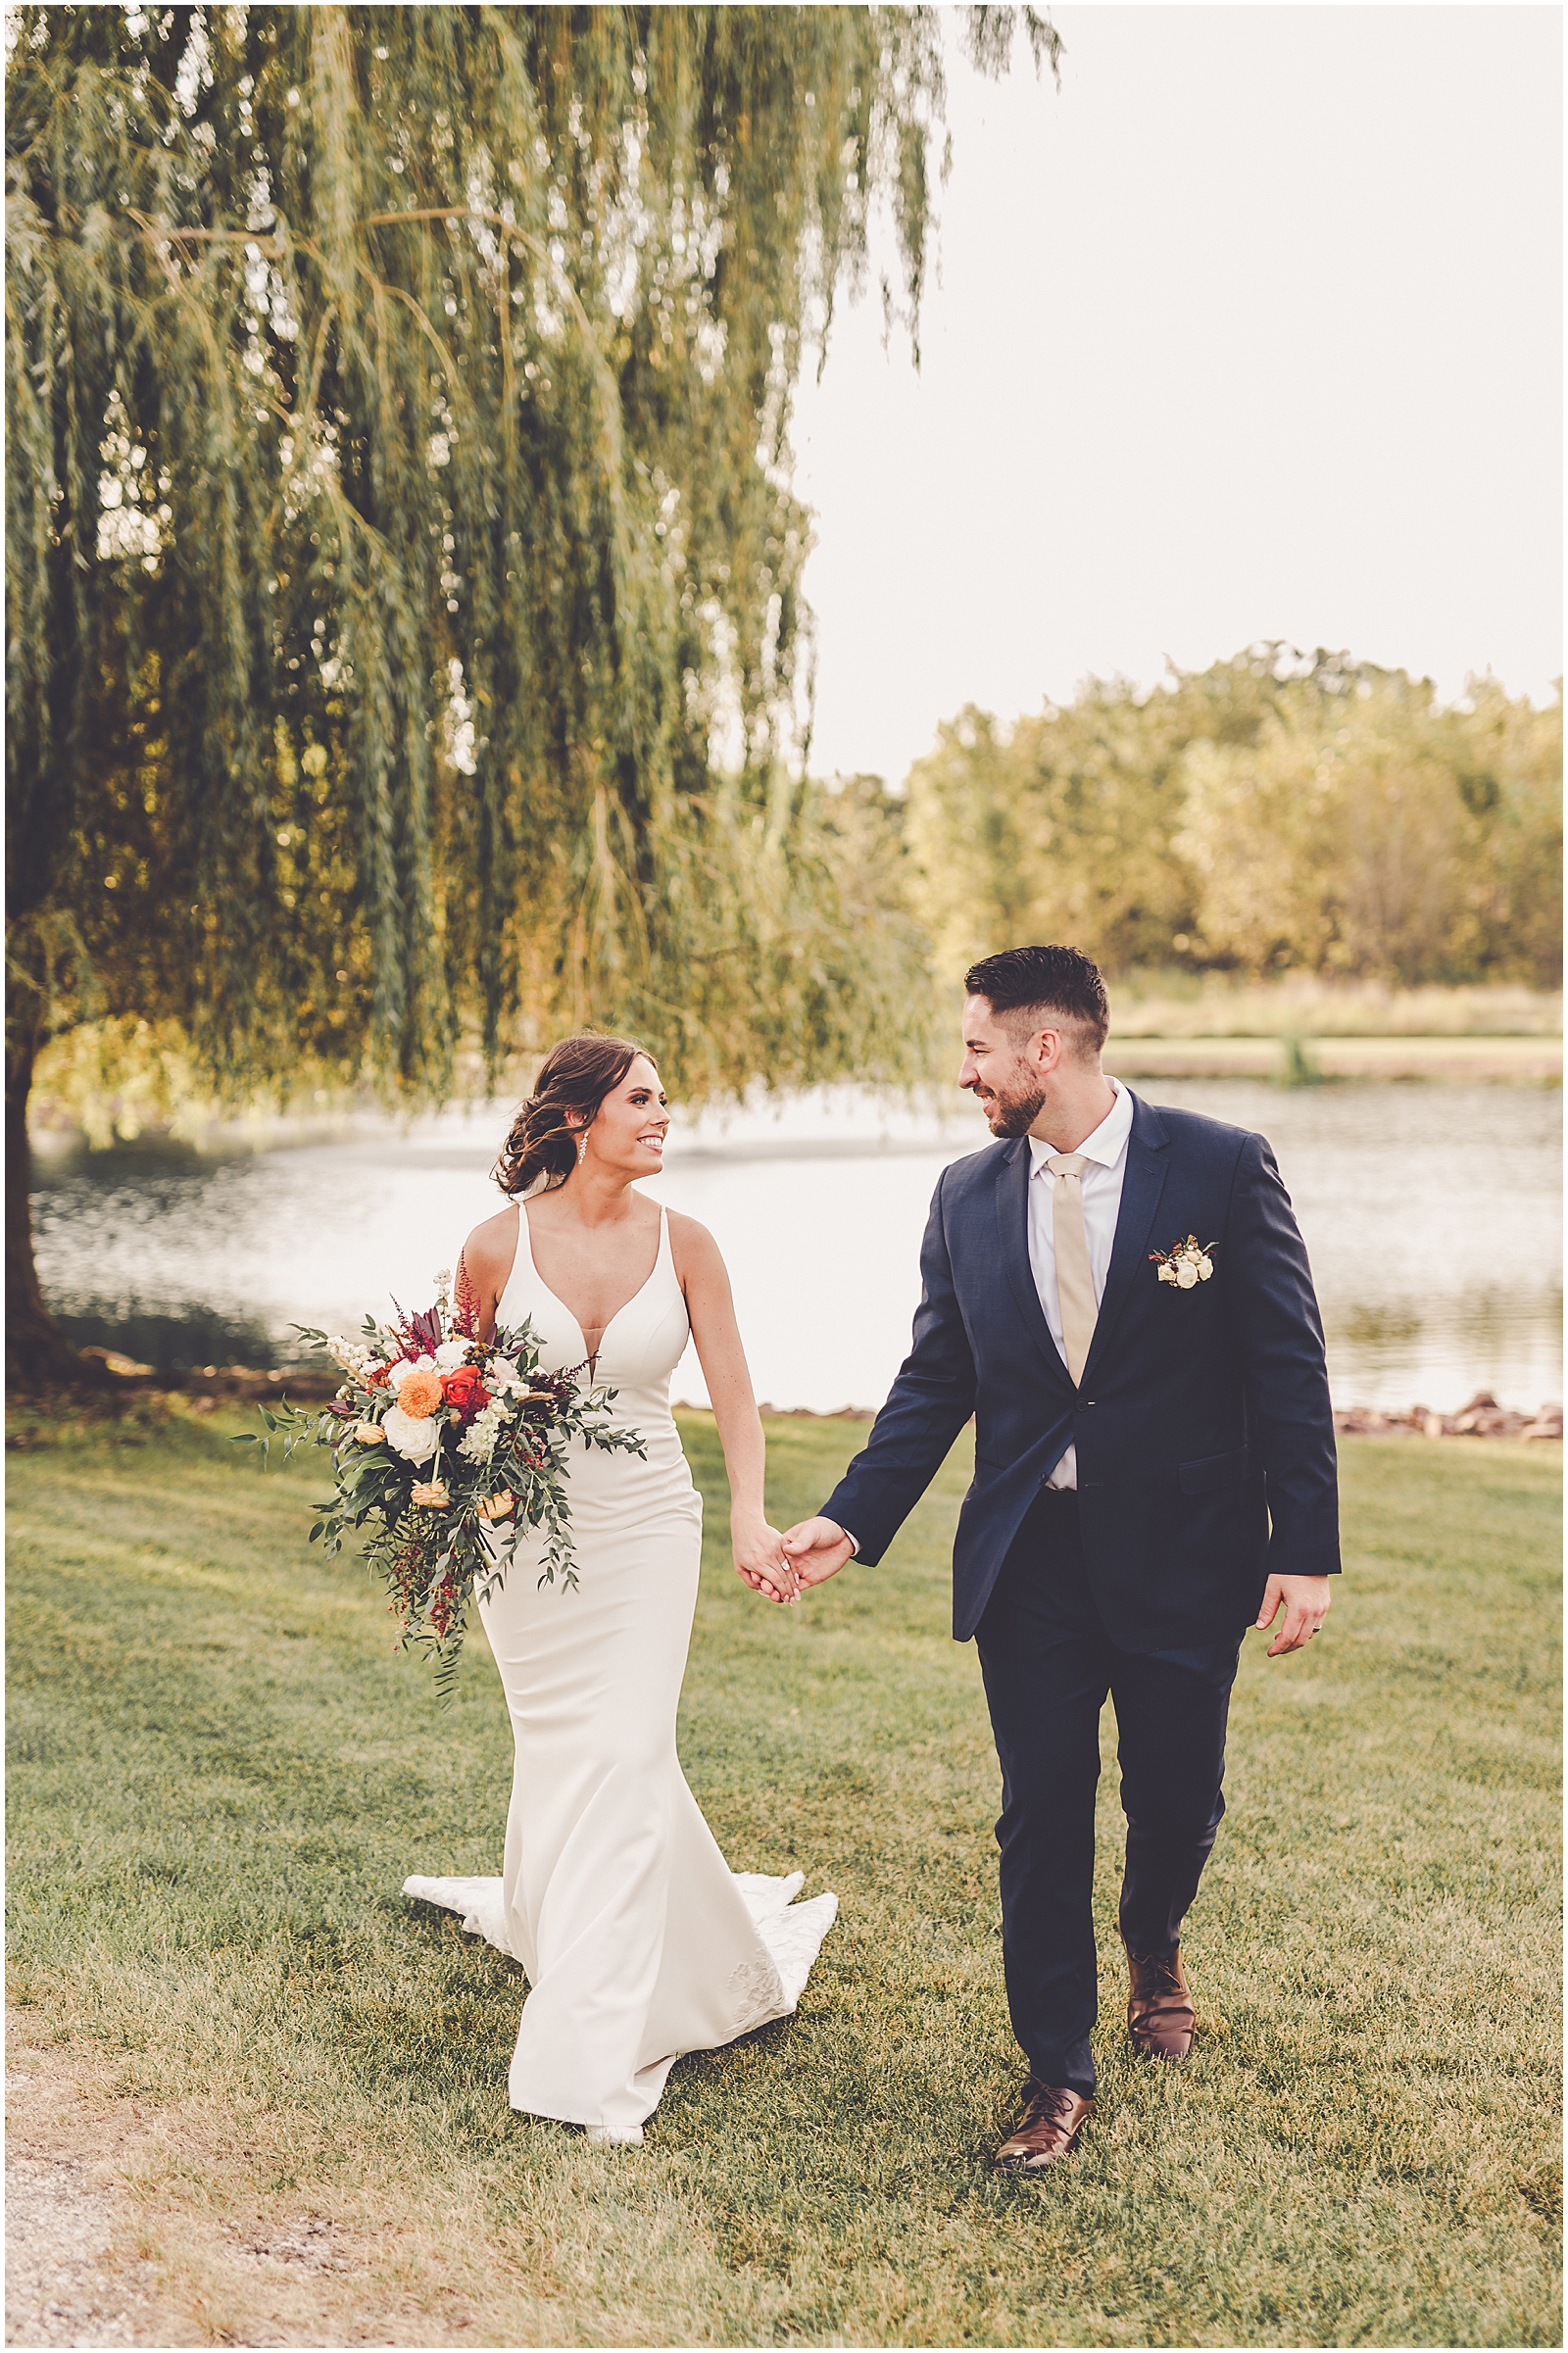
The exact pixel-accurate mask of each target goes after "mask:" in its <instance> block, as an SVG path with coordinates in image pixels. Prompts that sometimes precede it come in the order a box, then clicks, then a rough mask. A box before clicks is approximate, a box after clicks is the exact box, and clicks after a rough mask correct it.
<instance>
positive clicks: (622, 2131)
mask: <svg viewBox="0 0 1568 2353" xmlns="http://www.w3.org/2000/svg"><path fill="white" fill-rule="evenodd" d="M583 2130H584V2132H586V2133H587V2135H588V2137H589V2139H590V2140H591V2141H592V2142H593V2144H594V2146H595V2148H599V2149H640V2148H641V2147H642V2145H643V2129H642V2126H641V2125H585V2126H584V2127H583Z"/></svg>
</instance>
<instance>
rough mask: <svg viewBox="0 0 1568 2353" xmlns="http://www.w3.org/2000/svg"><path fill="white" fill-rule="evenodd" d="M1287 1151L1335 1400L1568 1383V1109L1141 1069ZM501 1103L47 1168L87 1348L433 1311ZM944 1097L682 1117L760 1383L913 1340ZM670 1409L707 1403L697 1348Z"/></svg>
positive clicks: (680, 1193)
mask: <svg viewBox="0 0 1568 2353" xmlns="http://www.w3.org/2000/svg"><path fill="white" fill-rule="evenodd" d="M1138 1091H1139V1092H1140V1093H1141V1094H1143V1095H1144V1096H1146V1097H1147V1098H1148V1099H1149V1100H1151V1101H1152V1102H1155V1103H1176V1104H1183V1105H1186V1106H1187V1107H1189V1108H1191V1109H1193V1110H1198V1111H1204V1112H1207V1113H1208V1114H1209V1115H1210V1116H1212V1117H1215V1118H1219V1119H1225V1120H1229V1121H1232V1122H1234V1123H1235V1124H1237V1125H1239V1126H1244V1127H1249V1128H1257V1129H1260V1130H1261V1131H1262V1132H1263V1133H1264V1134H1265V1135H1267V1136H1268V1137H1269V1138H1270V1140H1271V1141H1272V1143H1273V1145H1274V1148H1275V1151H1276V1152H1277V1154H1278V1157H1279V1161H1280V1166H1281V1170H1282V1172H1283V1174H1284V1177H1285V1182H1286V1184H1287V1185H1288V1187H1289V1188H1290V1191H1291V1194H1292V1196H1293V1199H1294V1200H1295V1202H1296V1207H1297V1212H1298V1215H1299V1218H1300V1222H1301V1228H1302V1231H1303V1233H1304V1235H1305V1237H1306V1242H1307V1248H1308V1250H1309V1251H1310V1254H1311V1259H1312V1266H1313V1272H1314V1275H1315V1278H1316V1282H1317V1286H1318V1293H1319V1297H1320V1299H1321V1301H1322V1306H1323V1314H1324V1322H1325V1326H1326V1329H1327V1333H1328V1344H1329V1367H1330V1376H1331V1381H1332V1385H1333V1389H1334V1395H1335V1398H1336V1401H1337V1402H1338V1403H1340V1404H1343V1405H1353V1404H1368V1405H1384V1406H1390V1407H1397V1406H1406V1405H1411V1404H1415V1403H1422V1404H1426V1405H1429V1406H1432V1407H1434V1408H1437V1409H1439V1410H1445V1411H1446V1410H1451V1409H1452V1408H1453V1407H1455V1406H1457V1405H1459V1404H1462V1403H1463V1402H1464V1401H1465V1400H1466V1399H1467V1398H1468V1397H1470V1396H1471V1395H1472V1393H1473V1392H1474V1391H1476V1390H1477V1389H1482V1388H1486V1389H1490V1390H1492V1391H1493V1392H1494V1393H1495V1396H1496V1397H1498V1399H1499V1401H1500V1402H1502V1403H1503V1404H1505V1405H1509V1406H1521V1407H1534V1406H1537V1405H1539V1404H1541V1403H1542V1402H1543V1401H1544V1399H1547V1398H1557V1397H1561V1395H1562V1222H1561V1205H1560V1204H1561V1180H1562V1142H1561V1097H1560V1095H1559V1093H1558V1092H1557V1091H1556V1090H1554V1089H1546V1088H1533V1087H1518V1086H1497V1085H1492V1086H1474V1087H1467V1086H1458V1085H1454V1086H1438V1085H1431V1086H1428V1085H1419V1084H1415V1085H1410V1084H1405V1085H1400V1084H1382V1085H1380V1084H1376V1083H1372V1082H1357V1083H1351V1084H1346V1085H1337V1086H1324V1087H1319V1088H1310V1089H1300V1090H1295V1091H1290V1090H1285V1089H1281V1088H1278V1087H1273V1086H1270V1085H1267V1084H1264V1083H1261V1082H1251V1081H1247V1080H1234V1079H1208V1080H1199V1079H1187V1080H1164V1081H1161V1080H1150V1081H1140V1083H1139V1088H1138ZM505 1126H506V1109H505V1106H500V1107H492V1108H491V1109H489V1110H488V1111H468V1112H463V1111H455V1112H448V1113H445V1114H443V1115H442V1116H441V1117H439V1118H436V1119H431V1120H427V1121H424V1122H421V1123H420V1124H418V1125H417V1126H416V1127H413V1128H411V1129H408V1130H402V1129H396V1128H393V1127H390V1126H385V1127H381V1126H377V1125H375V1124H374V1123H365V1124H363V1125H361V1126H360V1127H358V1128H357V1129H356V1130H355V1131H354V1132H352V1133H350V1134H347V1135H345V1136H342V1137H339V1138H337V1139H335V1140H333V1141H329V1142H318V1143H312V1144H294V1145H290V1146H288V1147H286V1148H276V1147H274V1148H272V1149H269V1150H266V1151H258V1152H244V1153H232V1154H229V1155H227V1156H221V1157H199V1156H197V1155H196V1154H194V1153H181V1152H171V1151H169V1150H167V1149H165V1150H162V1151H153V1150H148V1151H141V1150H116V1151H113V1152H103V1153H93V1154H86V1153H79V1152H78V1153H75V1154H71V1155H67V1156H65V1157H63V1158H60V1159H56V1160H51V1159H50V1158H49V1156H48V1155H47V1154H45V1153H40V1155H39V1165H38V1171H37V1177H36V1184H37V1192H36V1194H35V1198H34V1214H35V1219H36V1228H37V1234H38V1259H39V1270H40V1274H41V1276H42V1279H43V1283H44V1287H45V1290H46V1292H47V1294H48V1296H49V1298H50V1300H51V1302H52V1303H53V1304H54V1305H55V1307H56V1308H57V1310H58V1311H60V1312H62V1313H64V1314H65V1315H67V1316H68V1317H69V1318H70V1319H71V1328H72V1329H73V1333H74V1336H75V1337H76V1338H77V1339H78V1341H80V1342H83V1343H87V1342H90V1341H93V1340H97V1341H100V1342H105V1341H106V1342H108V1343H109V1344H110V1345H115V1346H122V1347H125V1348H127V1349H128V1350H129V1351H130V1352H132V1353H137V1352H141V1353H147V1354H149V1355H152V1356H153V1357H154V1358H155V1360H159V1361H162V1362H165V1363H169V1362H180V1361H183V1362H187V1363H190V1362H202V1361H215V1360H216V1361H220V1362H222V1361H232V1360H235V1359H238V1360H241V1361H250V1362H256V1361H265V1360H267V1358H266V1354H265V1351H266V1350H267V1349H268V1348H269V1346H270V1347H271V1348H274V1349H276V1350H277V1359H276V1360H282V1359H285V1358H286V1357H287V1356H288V1354H289V1353H290V1351H289V1349H288V1348H287V1345H286V1333H287V1326H288V1325H289V1323H290V1322H294V1321H297V1322H300V1323H305V1324H314V1325H324V1326H325V1327H326V1328H327V1329H329V1330H332V1329H338V1330H345V1331H352V1330H353V1329H355V1328H356V1327H357V1325H358V1324H359V1322H360V1320H361V1318H362V1317H363V1315H364V1313H365V1311H366V1309H367V1308H373V1309H375V1310H376V1311H377V1312H378V1313H379V1312H381V1311H383V1309H384V1305H385V1301H386V1299H387V1296H388V1294H389V1293H395V1294H396V1295H397V1297H398V1298H399V1299H402V1300H404V1301H405V1302H406V1303H408V1304H416V1305H417V1304H421V1303H424V1302H425V1301H427V1300H428V1299H429V1297H430V1293H431V1277H432V1276H433V1274H434V1272H435V1270H436V1269H437V1268H438V1267H447V1266H451V1265H452V1263H453V1262H454V1260H455V1258H456V1255H457V1251H458V1249H459V1247H460V1245H461V1243H462V1241H463V1238H464V1236H465V1234H466V1232H467V1231H468V1229H469V1227H470V1226H472V1225H473V1224H474V1223H475V1222H476V1221H477V1219H478V1218H480V1217H481V1216H483V1215H486V1214H488V1212H489V1211H490V1210H492V1209H493V1208H494V1207H495V1206H496V1205H497V1202H498V1197H497V1195H496V1194H495V1192H494V1190H493V1188H492V1187H491V1186H490V1184H489V1181H488V1171H489V1168H490V1166H491V1164H492V1162H493V1160H494V1157H495V1152H496V1146H497V1143H498V1141H499V1138H500V1136H501V1134H502V1133H503V1132H504V1129H505ZM987 1140H988V1138H987V1131H986V1129H985V1125H984V1122H983V1120H982V1119H981V1117H980V1115H979V1113H978V1111H977V1110H976V1109H975V1107H974V1106H973V1105H972V1104H971V1103H968V1101H967V1100H966V1099H963V1098H959V1097H958V1096H957V1094H956V1090H955V1094H954V1098H953V1106H952V1109H951V1112H950V1111H949V1110H948V1106H947V1105H946V1104H945V1103H936V1102H935V1101H932V1102H925V1103H907V1102H906V1101H904V1100H903V1099H902V1098H901V1099H897V1100H895V1101H891V1102H890V1101H888V1100H887V1099H884V1098H879V1097H877V1096H874V1095H871V1094H865V1093H857V1092H851V1091H847V1090H846V1091H837V1092H826V1091H824V1092H821V1093H818V1094H815V1095H812V1096H807V1097H803V1098H799V1099H797V1100H795V1101H794V1102H792V1103H785V1104H784V1105H782V1106H781V1107H777V1108H774V1107H770V1106H767V1105H765V1104H762V1105H757V1104H754V1105H750V1106H748V1107H747V1108H745V1109H743V1110H738V1111H734V1112H731V1113H730V1114H729V1115H728V1116H726V1117H723V1118H720V1117H717V1116H715V1115H713V1114H708V1115H706V1116H705V1117H703V1118H701V1119H697V1120H680V1119H678V1118H677V1124H676V1127H675V1129H674V1130H672V1133H671V1139H670V1145H669V1150H668V1157H667V1160H666V1165H665V1171H664V1174H663V1176H662V1178H660V1179H655V1180H653V1181H652V1182H651V1184H650V1186H649V1188H648V1190H649V1191H650V1192H651V1193H652V1194H654V1196H655V1197H656V1198H658V1199H661V1200H663V1201H668V1202H669V1203H670V1205H671V1206H672V1207H675V1208H680V1209H685V1210H688V1211H689V1212H690V1213H691V1214H692V1215H693V1216H696V1217H700V1218H701V1219H702V1220H703V1222H704V1224H705V1225H707V1226H709V1227H710V1228H711V1231H712V1232H713V1234H714V1235H715V1236H716V1238H717V1240H718V1242H719V1245H720V1247H721V1249H722V1250H723V1251H724V1254H725V1257H726V1259H727V1260H728V1263H729V1268H730V1273H731V1277H732V1279H733V1282H734V1287H735V1296H736V1303H737V1306H738V1308H739V1312H740V1318H741V1328H742V1332H743V1334H744V1337H745V1341H746V1347H747V1350H748V1354H749V1356H750V1359H751V1363H752V1369H753V1374H754V1378H755V1380H756V1384H757V1393H758V1396H759V1397H762V1398H766V1399H768V1400H770V1401H771V1402H772V1403H773V1404H774V1405H777V1406H780V1407H786V1406H807V1407H810V1408H811V1409H813V1410H814V1411H817V1412H830V1411H833V1410H835V1409H836V1408H838V1407H841V1406H845V1405H851V1406H862V1407H863V1406H874V1405H876V1404H878V1403H880V1401H881V1399H882V1397H884V1396H885V1395H886V1392H887V1389H888V1385H889V1383H890V1382H891V1380H892V1378H893V1375H894V1373H895V1372H896V1370H897V1369H898V1365H899V1363H900V1360H901V1358H902V1357H903V1355H904V1352H905V1349H906V1348H907V1343H908V1334H909V1318H910V1316H911V1314H912V1312H913V1309H914V1305H915V1302H916V1300H917V1299H918V1297H919V1277H918V1272H917V1257H918V1250H919V1243H920V1236H921V1232H922V1230H923V1227H924V1223H925V1215H926V1209H927V1205H928V1203H929V1201H930V1198H931V1193H932V1189H933V1187H934V1186H935V1184H936V1180H937V1177H938V1175H939V1174H940V1172H941V1170H942V1168H943V1167H944V1165H945V1164H946V1163H947V1162H949V1161H951V1160H954V1159H957V1158H958V1157H960V1156H961V1155H962V1154H964V1153H965V1152H974V1151H976V1150H978V1149H979V1148H980V1147H981V1146H982V1145H984V1144H985V1143H986V1142H987ZM674 1395H675V1396H676V1397H686V1398H689V1399H691V1400H693V1401H701V1400H702V1399H703V1398H704V1397H706V1391H705V1389H704V1386H703V1380H702V1373H701V1370H700V1368H699V1366H698V1364H697V1361H696V1357H695V1355H694V1354H691V1353H688V1356H687V1358H686V1360H685V1362H684V1363H683V1364H682V1365H681V1366H680V1368H679V1369H678V1371H677V1373H676V1376H675V1382H674Z"/></svg>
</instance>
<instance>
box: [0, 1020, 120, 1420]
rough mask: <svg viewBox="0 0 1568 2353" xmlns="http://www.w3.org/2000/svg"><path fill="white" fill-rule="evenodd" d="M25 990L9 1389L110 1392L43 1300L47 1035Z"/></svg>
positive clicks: (14, 1112)
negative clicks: (31, 1122) (35, 1184)
mask: <svg viewBox="0 0 1568 2353" xmlns="http://www.w3.org/2000/svg"><path fill="white" fill-rule="evenodd" d="M26 995H30V992H27V991H25V984H22V985H19V986H18V988H17V990H16V992H15V997H14V999H13V1005H12V1010H11V1018H10V1020H9V1021H8V1022H7V1024H6V1390H7V1394H8V1395H14V1394H17V1393H18V1392H20V1391H22V1390H24V1389H36V1388H38V1387H40V1386H43V1387H54V1388H58V1387H60V1386H61V1385H63V1384H64V1385H68V1386H69V1387H71V1388H73V1389H89V1388H90V1389H104V1388H106V1387H108V1385H109V1384H110V1382H111V1381H112V1380H113V1378H114V1376H113V1375H112V1374H111V1373H110V1371H109V1369H108V1367H107V1366H106V1365H105V1364H104V1363H103V1361H102V1359H101V1358H99V1357H94V1356H83V1355H81V1354H80V1353H79V1352H78V1350H77V1349H75V1348H73V1347H72V1345H71V1343H70V1341H69V1340H67V1338H66V1336H65V1334H64V1332H62V1331H61V1329H60V1326H59V1325H58V1324H57V1323H56V1322H55V1319H54V1317H53V1316H52V1315H51V1314H50V1312H49V1310H48V1308H47V1307H46V1306H45V1304H44V1297H43V1292H42V1290H41V1289H40V1288H39V1284H38V1269H37V1266H36V1265H35V1263H34V1261H33V1255H32V1148H31V1146H30V1144H29V1143H28V1141H27V1098H28V1096H29V1095H30V1094H31V1092H32V1066H33V1063H34V1061H35V1060H36V1059H37V1054H38V1048H39V1046H40V1045H41V1043H42V1036H41V1024H40V1022H39V1019H38V1015H37V1012H36V1010H35V1008H34V1006H33V1005H29V1004H27V1003H25V1002H24V1003H22V1004H18V1003H17V1002H16V999H18V998H25V996H26Z"/></svg>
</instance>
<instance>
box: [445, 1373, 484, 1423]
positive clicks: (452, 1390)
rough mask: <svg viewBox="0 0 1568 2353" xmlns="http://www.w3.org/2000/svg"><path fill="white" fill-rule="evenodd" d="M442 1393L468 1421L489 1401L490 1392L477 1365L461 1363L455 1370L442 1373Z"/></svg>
mask: <svg viewBox="0 0 1568 2353" xmlns="http://www.w3.org/2000/svg"><path fill="white" fill-rule="evenodd" d="M441 1394H442V1396H443V1397H445V1398H446V1401H447V1403H448V1404H449V1405H451V1406H454V1407H455V1408H456V1410H457V1411H458V1413H459V1414H461V1416H462V1417H463V1419H464V1420H465V1421H466V1422H471V1421H472V1419H473V1417H474V1415H475V1414H476V1413H477V1412H479V1410H480V1409H481V1407H482V1406H484V1405H485V1404H486V1403H488V1401H489V1392H488V1391H487V1390H486V1388H485V1385H484V1378H483V1375H482V1374H481V1373H480V1371H479V1368H478V1366H477V1365H474V1364H460V1365H459V1366H458V1368H457V1370H456V1371H455V1372H450V1373H443V1374H442V1375H441Z"/></svg>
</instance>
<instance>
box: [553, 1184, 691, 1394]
mask: <svg viewBox="0 0 1568 2353" xmlns="http://www.w3.org/2000/svg"><path fill="white" fill-rule="evenodd" d="M517 1215H518V1217H519V1218H520V1219H521V1221H522V1240H523V1241H524V1242H525V1243H526V1245H527V1249H528V1264H529V1267H530V1269H531V1270H532V1273H533V1279H534V1281H535V1282H536V1283H537V1284H538V1286H539V1288H540V1290H541V1291H542V1292H543V1293H544V1294H545V1296H546V1298H547V1299H554V1300H555V1302H556V1305H557V1306H558V1307H559V1308H560V1309H561V1312H562V1314H563V1315H570V1316H571V1320H572V1322H573V1324H575V1325H576V1328H577V1338H578V1339H579V1340H580V1341H581V1342H582V1353H583V1362H584V1363H585V1364H586V1365H587V1367H588V1378H589V1380H590V1381H596V1380H597V1379H598V1378H599V1359H600V1357H601V1356H602V1355H603V1354H604V1352H605V1342H606V1341H607V1340H608V1339H609V1338H610V1335H611V1333H612V1332H613V1330H614V1328H615V1326H616V1324H618V1323H619V1321H620V1319H621V1317H622V1316H623V1315H624V1314H625V1312H626V1310H627V1308H628V1307H635V1306H636V1304H637V1301H638V1300H639V1299H641V1298H642V1296H643V1293H644V1292H645V1291H646V1290H647V1289H648V1286H649V1284H650V1283H651V1282H652V1281H653V1279H654V1277H655V1275H656V1274H658V1272H659V1268H660V1264H661V1261H662V1258H663V1255H664V1236H665V1234H666V1232H667V1231H668V1222H667V1212H666V1211H665V1210H664V1209H663V1207H662V1206H661V1208H660V1212H659V1247H658V1249H657V1250H655V1252H654V1263H653V1265H652V1266H651V1267H650V1268H649V1269H648V1272H647V1274H646V1275H644V1277H643V1279H642V1281H641V1282H640V1283H639V1284H638V1286H637V1288H636V1290H635V1291H634V1292H633V1293H632V1295H631V1297H630V1299H622V1300H621V1302H620V1305H619V1306H618V1307H617V1308H616V1309H615V1312H614V1314H613V1316H612V1317H611V1319H610V1321H609V1323H608V1324H606V1325H605V1326H604V1327H603V1329H602V1330H601V1332H600V1334H599V1346H598V1347H597V1348H594V1349H592V1350H590V1348H589V1346H588V1334H587V1332H586V1331H585V1330H584V1328H583V1326H582V1323H581V1321H580V1320H579V1319H578V1317H577V1316H575V1315H572V1311H571V1309H570V1308H569V1307H568V1306H567V1304H566V1302H565V1300H564V1299H563V1298H562V1296H561V1294H560V1292H559V1291H553V1290H552V1289H551V1287H550V1285H549V1284H548V1283H547V1282H546V1281H545V1279H544V1276H543V1275H542V1274H541V1273H540V1272H539V1261H538V1259H537V1258H536V1257H535V1256H534V1254H533V1228H532V1226H531V1225H530V1224H529V1222H528V1204H527V1202H526V1201H518V1203H517Z"/></svg>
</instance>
